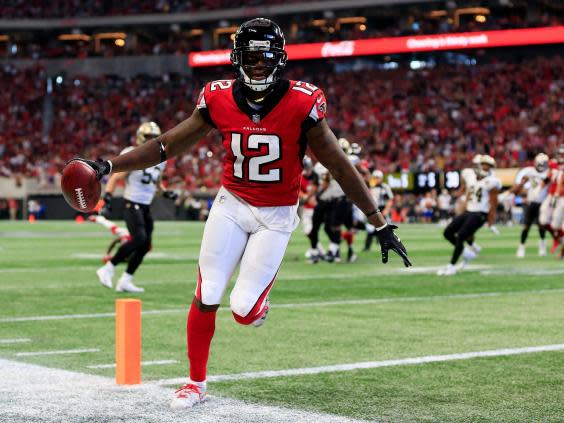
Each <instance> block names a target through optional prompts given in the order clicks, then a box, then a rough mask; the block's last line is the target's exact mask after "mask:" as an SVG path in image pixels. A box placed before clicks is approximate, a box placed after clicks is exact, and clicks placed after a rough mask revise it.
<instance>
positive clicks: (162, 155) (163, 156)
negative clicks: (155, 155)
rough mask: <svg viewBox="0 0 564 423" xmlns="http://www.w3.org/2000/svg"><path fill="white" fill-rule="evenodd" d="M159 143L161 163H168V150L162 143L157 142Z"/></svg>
mask: <svg viewBox="0 0 564 423" xmlns="http://www.w3.org/2000/svg"><path fill="white" fill-rule="evenodd" d="M157 142H158V143H159V154H160V155H161V163H162V162H166V150H165V147H164V145H163V143H162V142H161V141H157Z"/></svg>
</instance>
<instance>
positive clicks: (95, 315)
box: [0, 288, 564, 323]
mask: <svg viewBox="0 0 564 423" xmlns="http://www.w3.org/2000/svg"><path fill="white" fill-rule="evenodd" d="M561 292H564V288H554V289H535V290H528V291H507V292H503V291H500V292H480V293H475V294H449V295H425V296H419V297H384V298H373V299H366V300H337V301H319V302H312V303H292V304H271V307H272V308H274V309H276V308H308V307H329V306H339V305H370V304H385V303H401V302H412V301H413V302H415V301H436V300H455V299H456V300H457V299H461V300H464V299H472V298H488V297H501V296H504V295H528V294H553V293H561ZM219 311H227V312H230V310H229V307H221V308H220V309H219ZM187 312H188V305H186V307H185V308H171V309H164V310H145V311H142V312H141V314H143V315H152V314H175V313H187ZM104 317H112V318H113V317H115V312H111V313H86V314H62V315H52V316H26V317H0V323H16V322H33V321H44V320H65V319H98V318H104Z"/></svg>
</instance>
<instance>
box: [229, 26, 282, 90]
mask: <svg viewBox="0 0 564 423" xmlns="http://www.w3.org/2000/svg"><path fill="white" fill-rule="evenodd" d="M285 44H286V40H285V39H284V34H283V33H282V30H281V29H280V27H279V26H278V25H277V24H275V23H274V22H272V21H271V20H270V19H265V18H256V19H251V20H250V21H247V22H244V23H243V24H242V25H241V26H240V27H239V29H238V30H237V32H236V33H235V42H234V47H233V51H232V52H231V63H232V65H233V67H234V68H235V72H236V73H237V78H238V79H239V80H240V81H241V82H242V83H244V84H245V86H247V87H248V88H249V89H251V90H253V91H258V92H261V91H266V90H268V89H269V88H270V87H271V86H272V85H273V84H274V83H275V82H276V81H278V80H279V79H280V75H281V73H282V69H284V67H285V66H286V60H287V58H288V55H287V54H286V51H285V50H284V46H285ZM257 71H258V73H259V77H257V76H256V72H257Z"/></svg>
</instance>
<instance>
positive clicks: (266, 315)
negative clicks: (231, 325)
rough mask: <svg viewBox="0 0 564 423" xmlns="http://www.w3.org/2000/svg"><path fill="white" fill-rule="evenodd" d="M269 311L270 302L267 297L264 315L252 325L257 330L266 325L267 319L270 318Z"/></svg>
mask: <svg viewBox="0 0 564 423" xmlns="http://www.w3.org/2000/svg"><path fill="white" fill-rule="evenodd" d="M269 310H270V300H269V299H268V297H267V298H266V301H265V303H264V311H263V312H262V314H261V315H260V317H259V318H258V319H257V320H255V321H254V322H253V323H251V325H253V326H254V327H255V328H258V327H260V326H262V325H264V323H265V322H266V318H267V317H268V311H269Z"/></svg>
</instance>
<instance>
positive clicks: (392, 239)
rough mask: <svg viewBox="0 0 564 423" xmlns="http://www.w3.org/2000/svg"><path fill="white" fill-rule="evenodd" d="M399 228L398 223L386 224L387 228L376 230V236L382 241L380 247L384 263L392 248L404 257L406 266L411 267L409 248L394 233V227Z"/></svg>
mask: <svg viewBox="0 0 564 423" xmlns="http://www.w3.org/2000/svg"><path fill="white" fill-rule="evenodd" d="M397 228H398V227H397V226H396V225H386V227H385V228H383V229H381V230H379V231H376V236H377V237H378V241H379V242H380V249H381V250H382V263H387V262H388V251H389V250H392V251H395V252H396V253H397V255H398V256H400V257H401V258H402V260H403V264H404V265H405V267H409V266H411V261H409V257H407V250H406V249H405V247H404V246H403V244H402V243H401V241H400V239H399V238H398V236H397V235H396V234H395V233H394V229H397Z"/></svg>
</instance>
